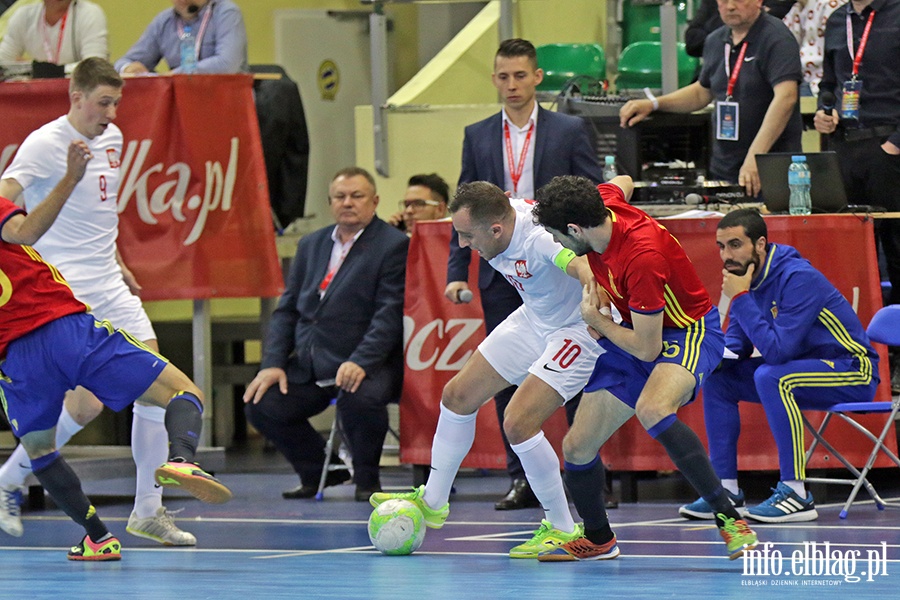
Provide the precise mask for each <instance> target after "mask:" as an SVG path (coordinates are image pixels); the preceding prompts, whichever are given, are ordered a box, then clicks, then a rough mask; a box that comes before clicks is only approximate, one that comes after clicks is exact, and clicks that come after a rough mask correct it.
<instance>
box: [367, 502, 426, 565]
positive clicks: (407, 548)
mask: <svg viewBox="0 0 900 600" xmlns="http://www.w3.org/2000/svg"><path fill="white" fill-rule="evenodd" d="M369 539H370V540H372V544H373V545H374V546H375V548H376V549H377V550H379V551H380V552H381V553H383V554H388V555H391V556H401V555H404V554H412V553H413V552H415V551H416V550H417V549H418V548H419V546H421V545H422V542H423V541H424V540H425V517H424V516H422V511H421V510H419V507H418V506H416V505H415V504H413V503H412V502H410V501H409V500H396V499H395V500H388V501H386V502H383V503H382V504H380V505H379V506H378V507H377V508H375V510H373V511H372V515H371V516H370V517H369Z"/></svg>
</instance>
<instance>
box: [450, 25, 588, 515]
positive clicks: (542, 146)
mask: <svg viewBox="0 0 900 600" xmlns="http://www.w3.org/2000/svg"><path fill="white" fill-rule="evenodd" d="M543 77H544V72H543V71H542V70H541V69H539V68H538V64H537V52H536V51H535V48H534V45H533V44H532V43H531V42H529V41H527V40H522V39H509V40H505V41H504V42H502V43H501V44H500V48H499V49H498V50H497V54H496V56H495V57H494V73H493V75H491V80H492V81H493V83H494V86H495V87H496V88H497V91H499V92H500V96H501V98H502V100H503V110H501V111H500V112H499V113H497V114H496V115H493V116H491V117H488V118H487V119H484V120H483V121H479V122H478V123H474V124H472V125H469V126H468V127H466V135H465V139H464V141H463V155H462V172H461V173H460V175H459V183H460V184H463V183H471V182H473V181H489V182H491V183H493V184H494V185H496V186H497V187H499V188H500V189H502V190H507V191H510V192H512V195H513V197H515V198H534V191H535V190H536V189H537V188H539V187H541V186H542V185H544V184H546V183H549V182H550V180H551V179H553V178H554V177H556V176H557V175H581V176H583V177H587V178H588V179H590V180H591V181H593V182H594V183H600V182H602V181H603V176H602V170H601V167H600V164H599V162H598V161H597V152H596V151H595V150H594V147H593V144H592V141H591V134H590V129H589V127H588V124H587V122H586V121H584V120H582V119H580V118H578V117H573V116H571V115H564V114H560V113H555V112H551V111H548V110H545V109H543V108H541V107H540V106H539V105H538V103H537V101H536V100H535V90H536V88H537V86H538V84H540V83H541V80H542V79H543ZM471 258H472V251H471V249H470V248H460V247H459V243H458V239H457V237H456V232H455V231H454V232H453V237H452V239H451V241H450V258H449V260H448V263H447V288H446V289H445V291H444V295H445V296H446V297H447V299H448V300H450V301H451V302H453V303H457V304H458V303H459V302H460V301H461V300H460V292H461V291H463V290H468V289H469V282H468V276H469V263H470V261H471ZM478 289H479V290H480V291H481V307H482V309H483V310H484V324H485V328H486V329H487V333H490V332H491V331H493V329H494V328H495V327H496V326H497V325H499V324H500V323H501V322H502V321H503V320H504V319H505V318H506V317H507V316H509V314H510V313H511V312H512V311H514V310H515V309H516V308H518V306H519V305H520V304H521V303H522V300H521V298H520V297H519V294H518V293H517V292H516V291H515V289H513V287H512V286H511V285H509V283H507V282H506V281H505V280H504V279H503V278H502V277H501V276H500V275H498V274H497V272H496V271H495V270H494V269H492V268H491V266H490V265H489V264H488V263H487V261H485V260H484V259H481V260H480V264H479V269H478ZM463 297H466V295H463ZM513 391H515V387H510V388H508V389H506V390H504V391H502V392H501V393H500V394H498V395H497V396H495V397H494V401H495V403H496V406H497V419H498V420H499V421H500V432H501V434H502V435H503V445H504V446H505V447H506V466H507V471H508V472H509V476H510V478H511V479H512V485H511V486H510V490H509V493H507V495H506V497H504V498H503V499H501V500H500V501H499V502H497V503H496V504H495V505H494V507H495V508H496V509H497V510H515V509H519V508H528V507H533V506H537V498H535V496H534V494H533V493H532V492H531V488H529V487H528V480H527V479H525V471H524V470H523V469H522V465H521V463H520V462H519V458H518V457H517V456H516V453H515V452H513V451H512V448H510V445H509V441H508V440H507V439H506V435H505V434H503V413H504V411H505V410H506V405H507V404H508V403H509V399H510V398H511V397H512V394H513ZM569 404H572V405H573V408H574V406H577V403H572V402H570V403H569ZM567 406H568V404H567Z"/></svg>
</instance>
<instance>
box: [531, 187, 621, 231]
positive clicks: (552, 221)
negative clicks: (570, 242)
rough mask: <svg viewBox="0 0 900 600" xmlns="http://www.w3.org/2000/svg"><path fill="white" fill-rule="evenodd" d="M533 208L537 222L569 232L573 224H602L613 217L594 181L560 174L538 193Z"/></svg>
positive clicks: (593, 225) (588, 225) (596, 225)
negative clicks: (568, 228) (610, 216)
mask: <svg viewBox="0 0 900 600" xmlns="http://www.w3.org/2000/svg"><path fill="white" fill-rule="evenodd" d="M535 199H536V200H537V202H536V204H535V205H534V208H533V209H532V216H533V217H534V220H535V222H536V223H538V224H540V225H543V226H544V227H550V228H552V229H555V230H556V231H560V232H563V233H565V232H566V228H567V227H568V225H569V223H574V224H575V225H578V226H580V227H585V228H590V227H599V226H600V225H602V224H603V223H604V222H605V221H606V218H607V217H608V216H609V211H608V210H606V205H605V204H603V198H602V197H601V196H600V190H598V189H597V186H596V185H595V184H594V182H593V181H591V180H590V179H588V178H586V177H577V176H575V175H560V176H558V177H554V178H553V179H551V180H550V183H548V184H547V185H545V186H543V187H542V188H540V189H539V190H538V191H537V194H535Z"/></svg>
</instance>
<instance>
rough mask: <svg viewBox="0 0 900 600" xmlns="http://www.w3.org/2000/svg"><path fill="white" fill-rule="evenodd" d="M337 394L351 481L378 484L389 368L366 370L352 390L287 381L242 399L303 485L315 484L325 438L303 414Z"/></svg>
mask: <svg viewBox="0 0 900 600" xmlns="http://www.w3.org/2000/svg"><path fill="white" fill-rule="evenodd" d="M334 397H337V406H336V407H337V410H338V413H339V415H340V418H341V425H342V426H343V429H344V435H345V436H346V438H347V443H348V444H349V445H350V453H351V454H352V455H353V470H354V476H353V480H354V483H356V485H357V486H358V487H361V488H363V489H376V488H380V487H381V486H380V478H379V467H378V464H379V462H380V461H381V450H382V447H383V446H384V438H385V435H387V430H388V412H387V404H388V402H391V401H396V400H397V390H396V377H394V376H393V373H391V372H390V369H381V370H378V371H376V372H375V373H374V374H372V375H368V374H367V376H366V378H365V379H364V380H363V382H362V384H361V385H360V386H359V389H358V390H357V391H356V393H353V394H350V393H347V392H343V391H338V390H337V388H333V387H331V388H320V387H319V386H317V385H315V384H314V383H306V384H297V383H288V393H287V394H282V393H281V391H279V389H278V386H277V385H273V386H272V387H270V388H269V389H268V390H267V391H266V393H265V394H264V395H263V397H262V399H261V400H260V402H259V404H246V405H244V408H245V412H246V415H247V420H248V421H249V422H250V423H251V424H252V425H253V426H254V427H255V428H256V429H257V430H259V432H260V433H262V434H263V435H264V436H265V437H266V438H267V439H269V440H271V442H272V443H273V444H274V445H275V448H277V449H278V451H279V452H281V453H282V454H283V455H284V457H285V458H286V459H287V460H288V462H289V463H291V466H292V467H293V468H294V471H296V472H297V474H298V475H299V476H300V481H301V482H302V483H303V484H304V485H311V486H317V485H318V484H319V477H320V476H321V474H322V465H323V464H324V462H325V440H324V439H323V438H322V436H321V435H320V434H319V433H318V432H317V431H316V430H315V428H313V426H312V425H311V424H310V423H309V419H310V418H311V417H313V416H315V415H317V414H319V413H320V412H322V411H324V410H325V409H326V408H328V405H329V404H330V403H331V399H332V398H334Z"/></svg>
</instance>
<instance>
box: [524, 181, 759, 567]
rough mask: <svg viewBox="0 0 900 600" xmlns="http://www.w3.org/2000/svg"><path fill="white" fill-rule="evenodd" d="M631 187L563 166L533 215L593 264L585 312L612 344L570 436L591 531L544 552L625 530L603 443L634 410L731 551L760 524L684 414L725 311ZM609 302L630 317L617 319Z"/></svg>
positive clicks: (599, 550) (712, 361)
mask: <svg viewBox="0 0 900 600" xmlns="http://www.w3.org/2000/svg"><path fill="white" fill-rule="evenodd" d="M633 189H634V185H633V183H632V181H631V178H630V177H616V178H613V180H612V181H611V182H610V183H604V184H600V185H599V186H595V185H594V184H593V183H592V182H591V181H589V180H587V179H584V178H582V177H572V176H563V177H556V178H554V179H553V180H552V181H551V182H550V183H549V184H547V185H546V186H544V187H543V188H541V189H540V190H539V191H538V193H537V204H536V205H535V207H534V211H533V214H534V218H535V220H536V221H537V222H538V223H540V224H541V225H543V226H544V228H545V229H546V230H547V231H549V232H550V233H551V234H553V237H554V238H555V239H556V240H557V241H558V242H559V243H561V244H562V245H563V246H565V247H566V248H568V249H570V250H572V251H573V252H575V254H577V255H579V256H585V255H586V256H587V259H588V262H589V264H590V265H591V270H592V272H593V273H594V278H595V279H596V281H594V282H592V283H591V284H590V285H588V286H585V288H584V292H583V296H582V303H581V314H582V317H583V318H584V320H585V322H586V323H587V324H588V326H589V329H590V330H591V332H592V335H593V336H594V337H595V339H597V340H598V343H599V344H600V346H601V347H603V348H604V349H605V350H606V352H605V353H603V354H602V355H601V356H600V357H599V358H598V359H597V363H596V366H595V367H594V374H593V375H592V376H591V379H590V381H589V382H588V385H587V386H586V387H585V392H596V393H590V394H585V396H584V398H583V399H582V404H581V406H580V407H579V409H578V413H577V414H576V416H575V422H574V423H573V425H572V427H571V428H570V430H569V433H568V434H567V435H566V438H565V440H564V442H563V453H564V455H565V468H566V484H567V486H568V488H569V491H570V492H571V494H572V498H573V500H574V502H575V507H576V508H577V509H578V513H579V515H581V517H582V518H583V519H584V529H585V539H580V540H574V541H572V542H568V543H567V544H564V545H563V546H561V547H559V548H557V549H556V550H554V552H552V553H549V554H547V555H545V556H542V557H540V560H577V559H582V560H584V559H593V560H598V559H603V558H614V556H610V554H613V549H614V548H615V544H616V538H615V535H614V534H613V532H612V530H611V529H610V526H609V520H608V519H607V516H606V511H605V508H604V502H603V496H602V491H603V482H604V480H605V476H604V473H603V463H602V462H601V461H600V457H599V455H598V452H599V450H600V447H601V446H602V445H603V443H604V442H605V441H606V440H607V439H608V438H609V436H611V435H612V434H613V433H614V432H615V431H616V430H617V429H618V428H619V427H621V426H622V425H623V424H624V423H625V421H627V420H628V419H629V418H631V416H632V415H635V414H636V415H637V417H638V419H639V420H640V422H641V424H642V425H643V426H644V428H645V429H646V430H647V432H648V433H649V434H650V435H651V436H652V437H653V438H655V439H656V440H658V441H659V442H660V443H661V444H662V445H663V446H664V447H665V449H666V452H668V454H669V457H670V458H671V459H672V462H674V463H675V465H676V466H677V467H678V469H679V470H680V471H681V473H682V474H683V475H684V476H685V478H686V479H687V480H688V481H689V482H690V483H691V485H693V486H694V488H695V489H696V490H697V491H698V492H699V493H700V495H701V496H703V498H705V499H706V500H707V501H708V502H709V503H710V505H712V506H713V507H715V513H716V524H717V525H718V527H719V530H720V533H721V534H722V537H723V538H724V539H725V542H726V544H727V546H728V553H729V556H730V558H731V559H732V560H734V559H735V558H737V557H739V556H741V554H743V552H744V550H746V549H749V548H752V547H754V546H755V545H756V543H757V538H756V534H755V533H754V532H753V531H752V530H751V529H750V528H749V527H748V526H747V523H746V522H745V521H743V520H742V519H741V518H740V515H739V514H738V513H737V511H736V510H735V508H734V506H733V505H732V504H731V501H730V499H729V498H728V495H727V494H726V493H725V490H724V489H723V487H722V483H721V482H720V481H719V478H718V477H716V474H715V472H714V471H713V469H712V466H711V465H710V462H709V458H708V457H707V455H706V450H705V449H704V447H703V444H702V443H701V442H700V440H699V438H697V436H696V435H695V434H694V432H693V431H691V429H690V428H689V427H688V426H687V425H685V424H684V423H683V422H682V421H679V420H678V417H677V416H676V412H677V410H678V408H680V407H681V406H683V405H685V404H687V403H689V402H691V401H692V400H693V399H694V397H695V396H696V393H697V390H698V389H699V387H700V384H701V383H702V381H703V377H704V375H705V374H708V373H710V372H712V371H713V370H714V369H715V368H716V366H717V365H718V364H719V362H720V361H721V359H722V354H723V350H724V344H725V342H724V335H723V334H722V330H721V327H720V324H719V314H718V311H717V310H716V308H715V307H714V306H713V305H712V303H711V302H710V299H709V294H707V292H706V291H705V289H704V288H703V285H702V283H701V282H700V278H699V277H698V276H697V273H696V271H695V269H694V267H693V265H692V264H691V262H690V259H688V257H687V255H686V254H685V252H684V250H683V249H682V247H681V245H680V244H679V243H678V240H676V239H675V238H674V237H672V235H671V234H670V233H669V232H668V231H667V230H666V228H665V227H663V226H662V225H660V224H659V223H658V222H656V221H654V220H653V219H652V218H650V216H649V215H647V214H646V213H644V212H643V211H641V210H638V209H637V208H635V207H633V206H631V205H629V204H628V199H629V198H630V197H631V192H632V191H633ZM610 303H612V304H613V305H615V307H616V308H617V309H618V312H619V313H620V314H621V316H622V322H621V323H616V322H615V321H614V320H613V317H612V315H611V311H610V309H609V306H610ZM614 554H615V555H617V554H618V551H617V550H615V552H614Z"/></svg>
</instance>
